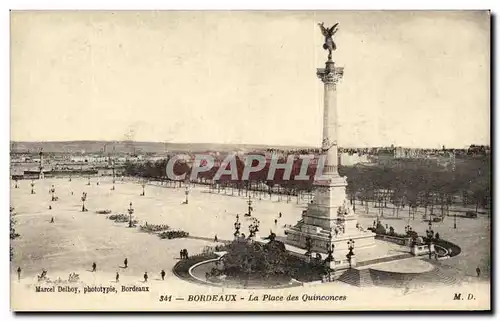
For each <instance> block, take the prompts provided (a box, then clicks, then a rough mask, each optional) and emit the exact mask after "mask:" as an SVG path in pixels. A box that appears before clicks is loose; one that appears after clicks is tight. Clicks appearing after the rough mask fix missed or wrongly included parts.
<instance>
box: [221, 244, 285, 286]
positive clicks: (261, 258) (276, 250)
mask: <svg viewBox="0 0 500 321" xmlns="http://www.w3.org/2000/svg"><path fill="white" fill-rule="evenodd" d="M227 251H228V253H227V254H226V255H225V256H224V257H223V261H224V274H226V275H228V276H248V275H252V274H254V275H258V276H263V277H269V276H271V275H284V274H287V270H288V269H287V259H288V255H287V253H286V250H285V245H284V244H283V242H280V241H275V240H274V241H270V242H269V243H267V244H261V243H258V242H251V241H250V242H249V241H247V240H237V241H234V242H233V243H231V244H229V245H228V249H227Z"/></svg>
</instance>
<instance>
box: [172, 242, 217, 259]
mask: <svg viewBox="0 0 500 321" xmlns="http://www.w3.org/2000/svg"><path fill="white" fill-rule="evenodd" d="M215 237H217V236H215ZM179 254H180V258H181V260H182V259H189V254H188V250H186V249H182V250H181V251H180V252H179Z"/></svg>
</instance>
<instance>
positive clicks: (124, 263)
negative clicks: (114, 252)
mask: <svg viewBox="0 0 500 321" xmlns="http://www.w3.org/2000/svg"><path fill="white" fill-rule="evenodd" d="M123 265H124V266H125V268H128V259H127V258H125V260H124V261H123Z"/></svg>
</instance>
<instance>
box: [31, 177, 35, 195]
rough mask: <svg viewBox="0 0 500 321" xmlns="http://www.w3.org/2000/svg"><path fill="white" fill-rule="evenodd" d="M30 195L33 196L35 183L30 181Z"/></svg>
mask: <svg viewBox="0 0 500 321" xmlns="http://www.w3.org/2000/svg"><path fill="white" fill-rule="evenodd" d="M31 194H35V181H33V180H31Z"/></svg>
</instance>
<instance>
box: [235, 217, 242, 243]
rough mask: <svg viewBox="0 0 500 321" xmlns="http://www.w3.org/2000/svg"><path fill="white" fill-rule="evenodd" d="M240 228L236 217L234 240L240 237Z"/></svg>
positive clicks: (238, 219)
mask: <svg viewBox="0 0 500 321" xmlns="http://www.w3.org/2000/svg"><path fill="white" fill-rule="evenodd" d="M240 228H241V223H240V218H239V217H238V216H236V222H234V229H235V231H234V238H235V239H236V238H238V237H239V236H240Z"/></svg>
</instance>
